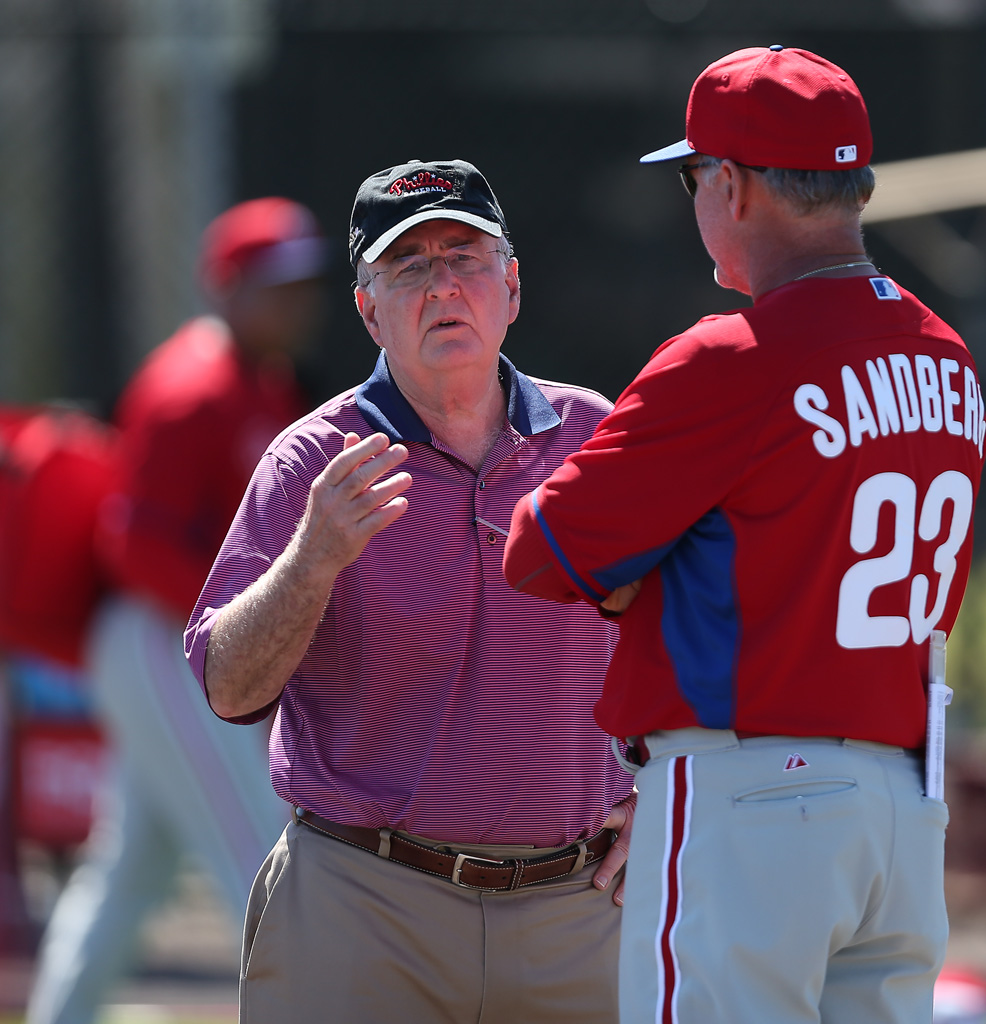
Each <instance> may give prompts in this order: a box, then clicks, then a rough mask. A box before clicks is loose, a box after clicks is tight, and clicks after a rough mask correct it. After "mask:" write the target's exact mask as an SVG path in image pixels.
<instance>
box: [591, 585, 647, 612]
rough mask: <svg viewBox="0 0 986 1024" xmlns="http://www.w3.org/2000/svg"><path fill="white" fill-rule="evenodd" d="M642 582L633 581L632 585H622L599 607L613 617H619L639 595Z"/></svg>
mask: <svg viewBox="0 0 986 1024" xmlns="http://www.w3.org/2000/svg"><path fill="white" fill-rule="evenodd" d="M643 582H644V581H643V580H634V581H633V582H632V583H624V584H623V586H621V587H617V588H616V589H615V590H614V591H613V592H612V593H611V594H610V595H609V597H607V598H606V600H605V601H603V603H602V604H601V605H600V607H601V608H602V609H603V610H604V611H607V612H610V613H611V614H613V615H619V614H620V613H621V612H625V611H626V610H627V608H629V607H630V605H632V604H633V602H634V601H635V600H636V599H637V595H638V594H639V593H640V588H641V586H642V585H643Z"/></svg>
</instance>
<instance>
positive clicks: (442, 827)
mask: <svg viewBox="0 0 986 1024" xmlns="http://www.w3.org/2000/svg"><path fill="white" fill-rule="evenodd" d="M350 256H351V260H352V263H353V266H354V268H355V270H356V273H357V278H358V283H357V287H356V304H357V306H358V309H359V312H360V315H361V316H362V318H363V322H364V324H365V325H366V328H367V330H368V331H369V333H370V336H371V338H372V339H373V341H374V342H376V344H377V345H378V346H380V349H381V353H380V357H379V359H378V362H377V366H376V369H375V371H374V373H373V375H372V376H371V377H370V378H369V380H367V381H366V382H365V383H363V384H361V385H360V386H359V387H357V388H353V389H352V390H350V391H347V392H345V393H343V394H341V395H338V396H337V397H335V398H333V399H332V400H330V401H329V402H327V403H325V404H324V405H323V406H321V407H320V408H319V409H317V410H316V411H315V412H314V413H312V414H311V415H310V416H308V417H306V418H305V419H303V420H301V421H299V422H298V423H296V424H295V425H294V426H293V427H292V428H290V429H289V430H287V431H286V432H285V433H283V434H282V435H281V436H280V437H279V438H278V439H277V440H276V441H275V442H274V443H273V444H272V445H271V447H270V448H269V450H268V451H267V453H266V455H265V456H264V458H263V460H262V462H261V463H260V465H259V466H258V467H257V470H256V472H255V474H254V477H253V480H252V482H251V484H250V487H249V490H248V492H247V494H246V497H245V498H244V501H243V503H242V505H241V507H240V510H239V512H238V514H237V516H236V519H235V521H234V523H233V525H232V527H231V529H230V532H229V535H228V537H227V539H226V542H225V544H224V546H223V548H222V551H221V552H220V554H219V556H218V559H217V561H216V564H215V566H214V568H213V570H212V573H211V575H210V577H209V579H208V582H207V583H206V586H205V589H204V590H203V592H202V596H201V597H200V599H199V602H198V604H197V606H196V608H195V611H194V612H193V614H192V618H191V621H190V623H189V627H188V631H187V633H186V650H187V653H188V657H189V661H190V663H191V665H192V667H193V669H194V670H195V672H196V673H197V675H198V677H199V679H200V680H201V681H202V683H203V687H204V689H205V692H206V695H207V696H208V699H209V701H210V703H211V705H212V707H213V709H214V710H215V712H216V713H217V714H218V715H220V716H221V717H223V718H226V719H228V720H230V721H234V722H244V723H247V722H253V721H256V720H258V719H260V718H262V717H263V716H265V715H266V714H267V713H268V712H269V711H270V710H271V709H272V708H274V707H276V708H277V717H276V719H275V724H274V728H273V733H272V737H271V775H272V779H273V783H274V787H275V789H276V790H277V792H278V793H279V794H280V795H281V796H282V797H283V798H284V799H285V800H287V801H289V802H290V803H291V804H292V805H293V806H294V808H295V812H294V820H293V822H292V823H291V824H289V825H288V827H287V828H286V830H285V832H284V834H283V835H282V837H281V839H280V841H279V842H278V843H277V845H276V846H275V848H274V850H273V851H272V853H271V855H270V857H269V858H268V860H267V862H266V863H265V864H264V865H263V867H262V868H261V870H260V873H259V875H258V877H257V881H256V883H255V885H254V889H253V893H252V895H251V901H250V906H249V908H248V911H247V921H246V929H245V934H244V948H243V964H242V971H241V981H240V1020H241V1021H244V1022H249V1024H270V1022H271V1021H275V1020H276V1021H279V1022H285V1021H299V1022H300V1021H304V1022H306V1024H308V1022H310V1021H312V1020H318V1021H345V1022H347V1024H348V1022H351V1021H357V1020H358V1021H367V1022H375V1021H385V1020H390V1019H391V1018H392V1017H394V1016H399V1017H400V1018H402V1019H403V1020H405V1021H410V1022H420V1024H434V1022H437V1021H449V1022H454V1024H461V1022H464V1021H481V1022H483V1024H526V1022H530V1024H534V1022H537V1024H554V1022H557V1024H578V1022H585V1024H590V1022H591V1024H597V1022H598V1024H603V1022H615V1021H616V1019H617V1009H616V987H617V984H616V982H617V978H616V964H617V944H618V933H619V917H620V904H621V903H622V897H621V895H620V892H619V890H620V888H621V885H622V880H621V877H620V871H621V868H622V865H623V862H624V860H625V857H626V847H627V844H628V841H629V826H630V821H631V820H632V808H633V804H632V795H631V791H632V780H631V778H630V776H628V775H626V774H624V772H623V771H622V769H621V768H620V767H619V766H618V764H617V762H616V760H615V759H614V758H613V757H612V753H611V750H610V745H609V740H608V738H607V737H606V736H604V734H603V733H602V732H601V730H600V729H599V728H598V727H597V726H596V725H595V723H594V721H593V717H592V708H593V704H594V703H595V701H596V699H597V698H598V696H599V694H600V691H601V686H602V680H603V676H604V674H605V670H606V666H607V664H608V662H609V658H610V654H611V652H612V649H613V646H614V644H615V639H616V637H615V633H614V631H613V628H612V626H611V625H610V624H609V623H607V622H606V621H605V620H604V619H602V618H601V617H600V616H599V614H598V612H597V611H596V610H595V609H593V608H590V607H589V606H588V605H586V604H584V603H581V602H580V603H578V604H569V605H556V604H553V603H550V602H545V601H541V600H539V599H537V598H532V597H528V596H526V595H524V594H519V593H517V592H516V591H514V590H512V589H511V588H510V587H509V586H507V584H506V582H505V580H504V578H503V574H502V570H501V562H502V544H503V540H504V538H505V537H506V533H507V526H508V524H509V522H510V516H511V513H512V511H513V508H514V505H515V504H516V503H517V501H518V499H519V498H520V497H521V496H522V495H524V494H526V493H527V492H528V491H530V490H531V489H532V488H534V487H535V486H537V484H538V483H539V482H540V481H541V480H542V479H543V478H544V477H545V476H547V475H548V474H549V473H550V472H551V471H552V470H553V469H554V468H555V467H556V466H558V465H559V464H560V463H561V462H562V460H563V459H564V458H565V456H566V455H567V454H568V453H569V452H571V451H574V450H575V449H577V448H578V447H579V445H580V444H581V443H582V442H583V441H584V440H585V439H587V438H588V437H590V436H591V434H592V432H593V430H594V428H595V426H596V424H597V423H598V422H599V421H600V419H601V418H602V417H603V416H604V415H605V414H606V413H607V412H608V411H609V408H610V404H609V402H607V401H606V400H605V399H604V398H602V397H601V396H600V395H598V394H596V393H595V392H592V391H589V390H587V389H585V388H580V387H573V386H571V385H565V384H557V383H551V382H548V381H542V380H534V379H532V378H530V377H526V376H524V375H523V374H521V373H520V372H518V371H517V370H516V369H515V368H514V366H513V365H512V364H511V363H510V362H509V361H508V360H507V359H506V358H505V357H503V356H502V355H501V354H500V347H501V345H502V343H503V340H504V337H505V335H506V332H507V327H508V325H509V324H510V323H512V322H513V320H514V319H515V318H516V316H517V312H518V309H519V305H520V283H519V278H518V270H517V261H516V259H514V258H513V256H512V253H511V248H510V245H509V242H508V241H507V237H506V224H505V221H504V217H503V213H502V211H501V210H500V206H499V204H498V203H497V200H496V198H495V196H494V195H493V192H492V191H491V190H490V187H489V185H488V183H487V182H486V179H485V178H484V177H483V175H482V174H480V172H479V171H478V170H477V169H476V168H475V167H473V166H472V165H471V164H468V163H465V162H463V161H460V160H453V161H437V162H436V161H433V162H428V163H422V162H420V161H411V162H410V163H408V164H404V165H401V166H398V167H392V168H388V169H387V170H384V171H381V172H380V173H378V174H375V175H372V176H371V177H370V178H368V179H367V180H366V181H365V182H364V183H363V185H362V186H361V187H360V189H359V192H358V193H357V197H356V202H355V205H354V207H353V215H352V230H351V234H350ZM614 840H615V841H614ZM590 865H591V868H590ZM614 879H615V880H614ZM605 890H608V891H605ZM611 894H612V895H611Z"/></svg>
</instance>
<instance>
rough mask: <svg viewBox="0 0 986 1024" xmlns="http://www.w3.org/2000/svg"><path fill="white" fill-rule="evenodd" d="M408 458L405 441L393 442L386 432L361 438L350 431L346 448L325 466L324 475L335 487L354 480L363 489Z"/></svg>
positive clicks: (344, 442) (326, 481) (354, 483)
mask: <svg viewBox="0 0 986 1024" xmlns="http://www.w3.org/2000/svg"><path fill="white" fill-rule="evenodd" d="M406 458H407V448H405V447H404V445H402V444H393V445H392V444H391V443H390V439H389V438H388V437H387V435H386V434H371V435H370V436H369V437H366V438H363V440H360V439H359V435H358V434H354V433H349V434H347V435H346V437H345V439H344V441H343V449H342V451H341V452H339V454H338V455H336V456H335V458H333V459H332V460H331V462H329V464H328V466H326V468H325V469H324V470H323V472H322V479H323V480H324V481H325V483H327V484H329V485H330V486H332V487H338V486H339V485H340V484H344V483H351V484H352V485H353V486H354V488H356V489H359V490H362V489H363V488H365V487H367V486H368V485H369V484H371V483H373V481H374V480H377V479H379V478H380V477H381V476H384V475H385V474H386V473H389V472H390V471H391V470H393V469H395V468H396V467H397V466H399V465H400V464H401V463H402V462H403V461H404V460H405V459H406Z"/></svg>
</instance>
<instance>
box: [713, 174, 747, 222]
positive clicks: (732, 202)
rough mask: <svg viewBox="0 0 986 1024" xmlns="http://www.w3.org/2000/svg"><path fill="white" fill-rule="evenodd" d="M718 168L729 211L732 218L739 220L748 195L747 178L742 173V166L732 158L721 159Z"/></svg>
mask: <svg viewBox="0 0 986 1024" xmlns="http://www.w3.org/2000/svg"><path fill="white" fill-rule="evenodd" d="M720 170H721V171H722V172H723V180H724V183H725V184H724V187H725V189H726V202H727V204H728V206H729V213H730V215H731V216H732V218H733V220H741V219H742V218H743V215H744V213H745V212H746V204H747V200H748V199H749V197H750V182H749V178H748V177H747V176H746V175H744V174H743V170H742V168H741V167H739V165H738V164H736V163H735V162H734V161H732V160H723V162H722V164H721V166H720Z"/></svg>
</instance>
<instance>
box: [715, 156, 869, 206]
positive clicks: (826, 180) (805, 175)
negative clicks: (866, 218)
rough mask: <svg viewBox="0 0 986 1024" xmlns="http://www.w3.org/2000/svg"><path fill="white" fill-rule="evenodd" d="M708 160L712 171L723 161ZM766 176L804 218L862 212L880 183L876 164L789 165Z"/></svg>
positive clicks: (767, 182) (775, 191)
mask: <svg viewBox="0 0 986 1024" xmlns="http://www.w3.org/2000/svg"><path fill="white" fill-rule="evenodd" d="M708 160H709V168H708V170H709V173H710V174H711V173H713V170H714V168H718V167H719V166H720V165H721V164H722V160H721V159H720V158H718V157H709V158H708ZM713 161H715V163H714V165H713ZM740 166H741V167H742V166H744V165H742V164H741V165H740ZM762 177H763V180H764V184H765V185H766V186H767V188H768V189H769V190H770V191H771V192H772V193H773V194H774V195H775V196H776V197H777V198H778V199H782V200H784V201H785V202H787V203H789V204H790V205H791V207H793V209H794V211H795V213H797V214H798V216H801V217H807V216H810V215H811V214H812V213H816V212H820V211H822V210H826V209H831V208H832V207H835V208H841V209H843V210H845V211H846V212H847V213H861V212H862V210H863V207H864V206H866V204H867V203H868V202H869V201H870V197H871V196H872V195H873V189H874V187H875V185H876V176H875V175H874V173H873V168H872V167H855V168H851V169H849V170H845V171H796V170H790V169H788V168H786V167H768V168H767V169H766V170H765V171H763V172H762Z"/></svg>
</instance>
